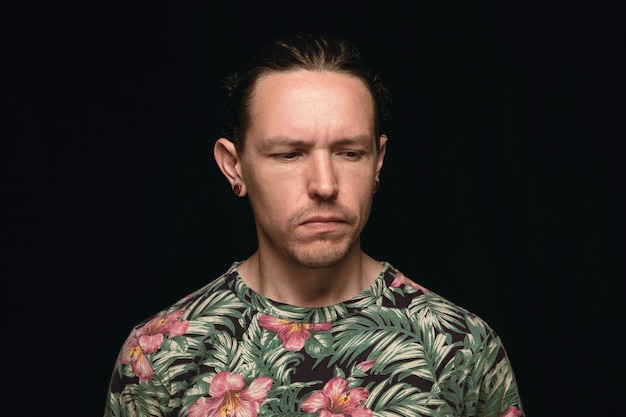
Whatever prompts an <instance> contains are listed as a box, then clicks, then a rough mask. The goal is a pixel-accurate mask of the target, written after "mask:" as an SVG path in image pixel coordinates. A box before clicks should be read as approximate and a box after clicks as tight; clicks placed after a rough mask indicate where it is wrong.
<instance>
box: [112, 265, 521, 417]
mask: <svg viewBox="0 0 626 417" xmlns="http://www.w3.org/2000/svg"><path fill="white" fill-rule="evenodd" d="M237 265H238V263H235V264H233V266H232V267H231V269H229V271H228V272H227V273H226V274H224V275H223V276H222V277H220V278H218V279H217V280H215V281H214V282H212V283H210V284H208V285H206V286H205V287H204V288H203V289H201V290H199V291H196V292H195V293H193V294H191V295H190V296H188V297H185V298H184V299H182V300H180V301H179V302H177V303H175V304H174V305H172V306H171V307H170V308H168V309H166V310H164V311H163V312H161V313H159V314H157V315H155V316H153V317H152V318H150V319H149V320H147V321H145V322H144V323H143V324H140V325H138V326H137V327H135V328H134V329H133V331H132V332H131V334H130V336H129V337H128V338H127V340H126V341H125V342H124V345H123V346H122V349H121V351H120V355H119V359H118V361H117V363H116V365H115V368H114V372H113V375H112V378H111V385H110V392H109V393H108V399H107V402H106V409H105V417H154V416H163V417H165V416H168V417H205V416H213V415H217V414H220V413H221V414H224V415H226V414H229V415H231V416H247V417H257V416H261V417H314V416H322V415H326V416H330V415H333V416H337V417H370V416H375V417H425V416H428V417H444V416H445V417H450V416H457V417H459V416H462V417H469V416H472V417H474V416H483V415H484V416H489V417H521V416H523V413H522V411H521V404H520V399H519V395H518V391H517V385H516V381H515V378H514V375H513V371H512V369H511V365H510V363H509V361H508V358H507V356H506V352H505V350H504V347H503V346H502V342H501V340H500V339H499V338H498V336H497V335H496V334H495V333H494V332H493V330H492V329H491V328H489V326H488V325H487V324H486V323H485V322H484V321H483V320H481V319H480V318H479V317H477V316H475V315H473V314H471V313H470V312H468V311H467V310H464V309H463V308H461V307H459V306H456V305H455V304H453V303H451V302H449V301H448V300H446V299H444V298H443V297H441V296H439V295H437V294H435V293H433V292H430V291H428V290H427V289H425V288H424V287H422V286H421V285H419V284H417V283H416V282H414V281H412V280H410V279H408V278H407V277H406V276H404V275H403V274H401V273H400V272H398V271H396V270H395V269H393V268H392V267H391V265H389V264H384V269H383V272H382V273H381V274H380V276H379V277H378V278H377V279H376V281H375V282H374V283H373V284H372V285H371V286H370V288H368V289H366V290H365V291H363V292H362V293H361V294H359V295H358V296H356V297H354V298H353V299H352V300H348V301H346V302H344V303H339V304H336V305H334V306H328V307H321V308H305V307H297V306H289V305H284V304H280V303H276V302H274V301H272V300H269V299H266V298H264V297H263V296H261V295H260V294H258V293H255V292H254V291H252V290H251V289H250V288H248V287H247V286H246V285H245V284H244V282H243V280H242V279H241V277H239V275H238V274H237V270H236V267H237ZM221 414H220V415H221Z"/></svg>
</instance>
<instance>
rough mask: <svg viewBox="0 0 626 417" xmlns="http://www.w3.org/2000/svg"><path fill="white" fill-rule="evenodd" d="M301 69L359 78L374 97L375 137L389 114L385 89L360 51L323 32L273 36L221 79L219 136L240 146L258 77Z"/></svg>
mask: <svg viewBox="0 0 626 417" xmlns="http://www.w3.org/2000/svg"><path fill="white" fill-rule="evenodd" d="M294 69H305V70H309V71H334V72H340V73H345V74H350V75H354V76H356V77H359V78H360V79H361V80H363V81H364V82H365V84H366V85H367V86H368V88H369V90H370V93H371V94H372V97H373V99H374V106H375V120H374V131H375V134H376V140H377V141H378V138H379V137H380V134H381V133H382V131H383V129H382V127H381V124H382V122H383V121H385V120H387V119H388V117H389V110H390V109H389V106H390V102H391V97H390V94H389V90H388V89H387V87H386V86H385V85H384V84H383V82H382V80H381V78H380V77H379V75H378V74H376V73H375V72H374V71H373V69H372V68H371V67H369V66H367V65H366V64H365V63H364V61H363V59H362V56H361V53H360V52H359V51H358V50H357V48H356V47H355V46H354V45H353V44H352V43H350V42H348V41H346V40H343V39H338V38H333V37H330V36H324V35H310V34H309V35H295V36H286V37H281V38H277V39H276V40H274V41H272V42H270V43H267V44H265V45H263V46H262V47H261V48H260V50H259V51H258V53H257V54H256V55H254V56H253V58H252V60H251V62H250V63H249V65H248V66H247V67H244V68H243V69H242V70H241V71H238V72H235V73H233V74H231V75H229V76H227V77H226V78H225V79H224V80H223V85H222V87H223V90H224V91H223V93H224V100H223V102H222V124H223V127H222V135H223V136H224V137H226V138H227V139H229V140H231V141H232V142H234V143H235V145H236V146H237V147H238V148H241V147H242V146H243V138H244V136H245V132H246V129H247V128H248V125H249V122H250V120H249V118H250V116H249V111H248V110H249V106H250V101H251V96H252V91H253V89H254V87H255V84H256V82H257V81H258V79H259V78H260V77H261V76H262V75H264V74H267V73H270V72H282V71H292V70H294Z"/></svg>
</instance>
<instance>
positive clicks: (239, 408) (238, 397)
mask: <svg viewBox="0 0 626 417" xmlns="http://www.w3.org/2000/svg"><path fill="white" fill-rule="evenodd" d="M272 383H273V381H272V379H271V378H267V377H264V376H260V377H258V378H255V379H254V380H253V381H252V382H251V383H250V385H249V386H248V387H247V388H246V387H245V384H244V382H243V375H242V374H237V373H233V372H228V371H222V372H220V373H218V374H217V375H215V377H214V378H213V380H212V381H211V386H210V387H209V394H211V396H210V397H200V398H198V399H197V400H196V401H195V402H194V403H193V404H192V405H191V407H190V408H189V417H225V416H228V417H256V416H257V414H258V413H259V409H260V408H261V404H262V403H263V401H264V400H265V397H266V396H267V393H268V392H269V390H270V388H271V387H272Z"/></svg>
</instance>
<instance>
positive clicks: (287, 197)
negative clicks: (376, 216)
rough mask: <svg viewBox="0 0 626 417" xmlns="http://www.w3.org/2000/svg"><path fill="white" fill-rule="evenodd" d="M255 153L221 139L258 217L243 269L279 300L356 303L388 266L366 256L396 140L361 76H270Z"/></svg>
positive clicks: (258, 101) (256, 119) (260, 86)
mask: <svg viewBox="0 0 626 417" xmlns="http://www.w3.org/2000/svg"><path fill="white" fill-rule="evenodd" d="M250 110H251V125H250V128H249V129H248V131H247V132H246V138H245V146H244V148H243V149H242V150H241V151H239V152H238V151H237V150H236V149H235V146H234V144H233V143H232V142H230V141H229V140H227V139H225V138H220V139H218V140H217V142H216V144H215V148H214V154H215V159H216V162H217V164H218V166H219V167H220V169H221V171H222V172H223V173H224V175H225V176H226V178H227V179H228V181H229V182H230V183H231V186H235V184H237V185H239V186H240V187H241V191H240V193H239V195H240V196H242V197H243V196H245V195H247V196H248V198H249V199H250V203H251V206H252V210H253V213H254V218H255V223H256V231H257V238H258V249H257V251H256V252H255V253H254V254H253V255H252V256H251V257H250V258H249V259H247V260H246V261H245V262H244V263H243V264H242V265H240V267H239V268H238V270H239V274H240V275H241V277H242V279H243V280H244V282H245V283H246V285H248V286H249V287H250V288H251V289H253V290H255V291H256V292H258V293H260V294H262V295H263V296H265V297H267V298H270V299H272V300H275V301H279V302H284V303H288V304H291V305H298V306H304V307H321V306H327V305H332V304H336V303H338V302H341V301H345V300H347V299H350V298H352V297H354V296H356V295H357V294H359V293H360V292H362V291H363V290H364V289H366V288H367V287H368V286H369V285H371V284H372V282H373V281H374V280H375V278H376V276H377V275H378V274H379V273H380V271H381V269H382V266H381V264H380V263H379V262H377V261H375V260H374V259H372V258H371V257H369V256H368V255H367V254H365V253H364V252H363V251H362V249H361V244H360V235H361V232H362V230H363V228H364V227H365V224H366V222H367V220H368V218H369V214H370V211H371V207H372V199H373V189H374V182H375V181H377V180H378V178H379V174H380V170H381V169H382V165H383V159H384V155H385V149H386V142H387V138H386V137H385V136H381V137H380V145H379V147H378V149H377V148H376V140H375V137H374V124H373V121H374V104H373V101H372V97H371V95H370V93H369V90H368V89H367V87H366V85H365V84H364V83H363V82H362V81H361V80H360V79H358V78H357V77H354V76H351V75H347V74H341V73H336V72H311V71H306V70H298V71H293V72H280V73H271V74H268V75H264V76H263V77H261V79H260V80H259V81H258V83H257V85H256V87H255V91H254V95H253V99H252V103H251V109H250Z"/></svg>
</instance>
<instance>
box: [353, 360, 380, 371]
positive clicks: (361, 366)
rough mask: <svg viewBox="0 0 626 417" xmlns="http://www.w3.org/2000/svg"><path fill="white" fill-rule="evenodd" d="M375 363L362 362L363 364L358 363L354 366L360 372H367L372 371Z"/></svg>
mask: <svg viewBox="0 0 626 417" xmlns="http://www.w3.org/2000/svg"><path fill="white" fill-rule="evenodd" d="M375 363H376V361H363V362H360V363H358V364H357V365H356V366H357V368H359V369H360V370H361V371H363V372H367V371H369V370H370V369H372V367H373V366H374V364H375Z"/></svg>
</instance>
